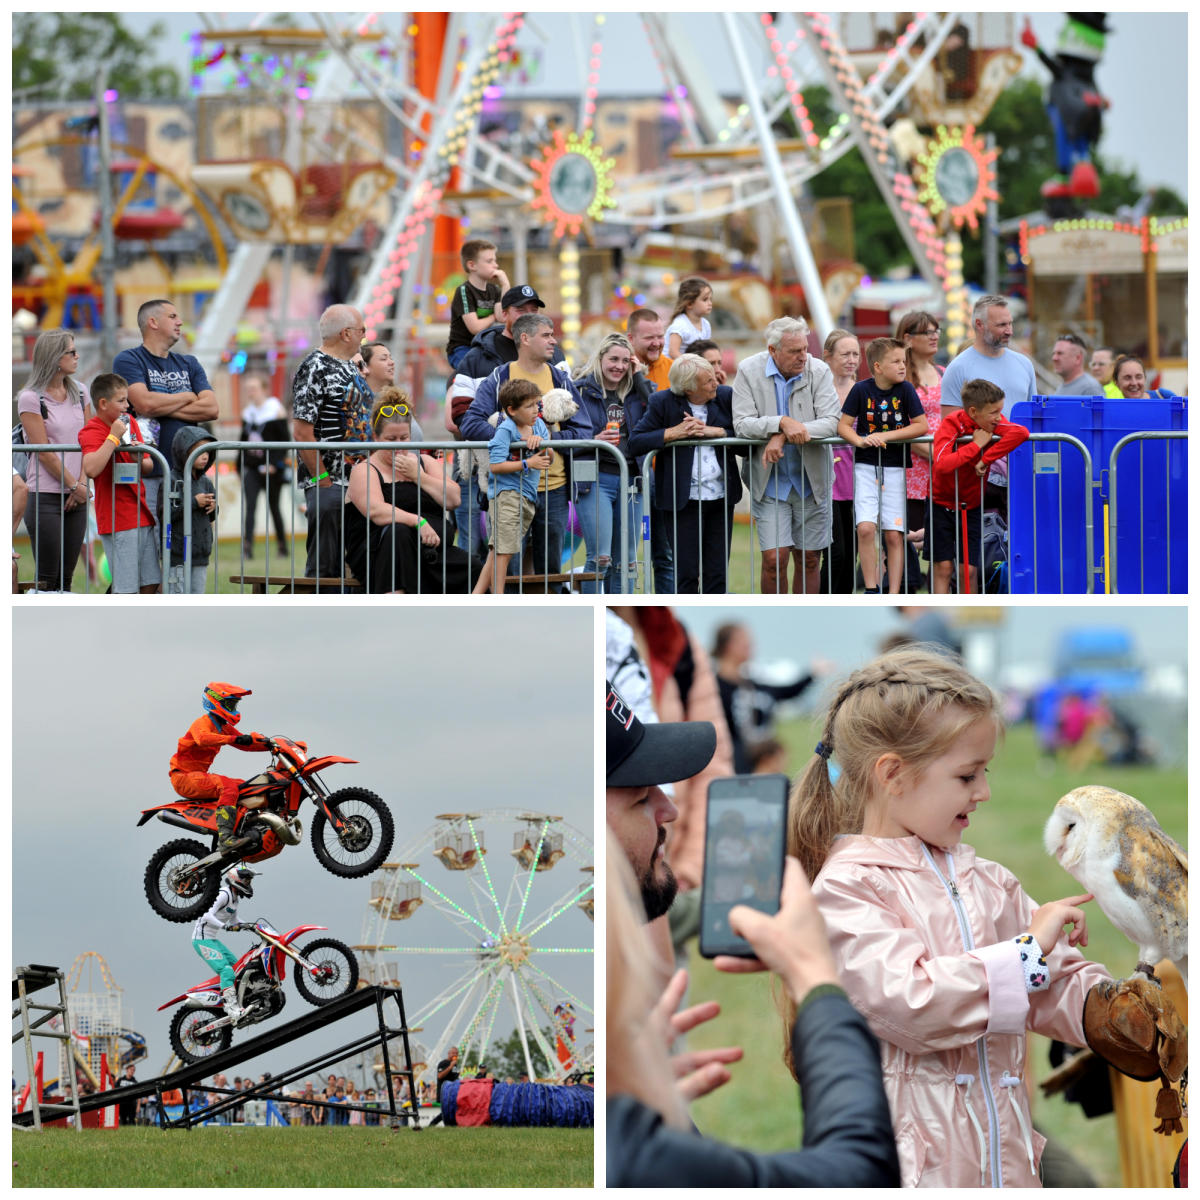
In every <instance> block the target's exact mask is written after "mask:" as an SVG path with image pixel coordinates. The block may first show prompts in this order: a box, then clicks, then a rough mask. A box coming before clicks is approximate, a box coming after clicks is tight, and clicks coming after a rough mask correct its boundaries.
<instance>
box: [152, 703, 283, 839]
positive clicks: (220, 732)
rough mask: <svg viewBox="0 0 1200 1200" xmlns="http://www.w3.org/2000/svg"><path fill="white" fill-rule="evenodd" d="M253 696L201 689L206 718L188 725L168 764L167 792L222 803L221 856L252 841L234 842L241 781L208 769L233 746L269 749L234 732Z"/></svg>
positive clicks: (252, 736)
mask: <svg viewBox="0 0 1200 1200" xmlns="http://www.w3.org/2000/svg"><path fill="white" fill-rule="evenodd" d="M252 694H253V693H251V692H250V691H249V690H248V689H247V688H240V687H235V686H234V685H233V684H231V683H210V684H209V685H208V687H206V688H205V689H204V709H205V713H204V716H202V717H197V718H196V720H194V721H193V722H192V723H191V725H190V726H189V727H188V731H187V733H185V734H184V735H183V737H181V738H180V739H179V748H178V749H177V750H176V751H175V754H174V755H173V756H172V758H171V769H170V777H171V786H172V787H173V788H174V789H175V791H176V792H178V794H179V795H181V796H184V797H186V798H187V799H188V800H213V799H219V800H220V801H221V803H220V804H219V805H218V806H217V849H218V850H221V851H225V850H238V849H240V848H241V847H242V846H244V845H247V844H248V843H249V841H250V839H249V838H237V839H234V836H233V825H234V819H235V818H236V816H237V804H238V788H239V787H240V786H241V785H242V783H243V781H242V780H241V779H229V778H227V777H226V776H224V775H212V774H210V773H209V770H208V768H209V767H211V766H212V764H213V759H215V758H216V757H217V754H218V753H219V752H220V750H221V747H222V746H236V747H237V749H239V750H259V751H262V750H270V749H271V742H270V739H269V738H265V737H263V736H262V734H260V733H242V734H238V733H234V732H233V729H234V727H235V726H236V725H237V723H238V722H239V721H240V720H241V719H242V714H241V713H239V712H238V710H237V707H238V701H239V700H241V698H242V697H243V696H249V695H252Z"/></svg>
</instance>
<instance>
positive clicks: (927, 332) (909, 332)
mask: <svg viewBox="0 0 1200 1200" xmlns="http://www.w3.org/2000/svg"><path fill="white" fill-rule="evenodd" d="M940 334H941V330H940V328H939V326H938V319H937V317H934V316H931V315H930V314H929V313H927V312H910V313H905V314H904V316H902V317H901V318H900V322H899V324H898V325H897V326H896V339H897V340H898V341H901V342H903V343H904V345H905V346H906V347H907V351H906V353H905V356H904V359H905V363H906V364H907V366H908V382H909V383H911V384H912V385H913V387H915V388H916V389H917V395H918V396H920V398H921V407H922V408H924V410H925V418H926V420H927V421H928V422H929V436H930V437H931V438H932V437H933V435H934V434H935V433H936V432H937V427H938V426H939V425H940V424H941V423H942V375H943V373H944V372H943V370H942V368H941V367H939V366H938V365H937V364H936V363H935V362H934V361H933V358H934V355H935V354H937V350H938V337H939V336H940ZM932 449H933V445H932V443H931V442H924V443H915V442H914V443H913V445H912V465H911V466H910V467H909V468H908V472H907V480H906V482H907V483H908V514H907V516H908V527H909V529H910V530H911V529H928V528H929V519H930V518H929V516H928V515H927V513H928V508H929V484H930V476H929V463H930V461H931V459H930V451H931V450H932ZM925 561H926V562H928V561H929V542H928V540H926V542H925Z"/></svg>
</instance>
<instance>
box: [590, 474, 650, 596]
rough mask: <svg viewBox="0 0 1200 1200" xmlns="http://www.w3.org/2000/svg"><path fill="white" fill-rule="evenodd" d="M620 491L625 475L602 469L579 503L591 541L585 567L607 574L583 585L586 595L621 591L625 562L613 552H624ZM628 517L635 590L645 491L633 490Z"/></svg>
mask: <svg viewBox="0 0 1200 1200" xmlns="http://www.w3.org/2000/svg"><path fill="white" fill-rule="evenodd" d="M633 482H634V480H630V483H631V484H632V483H633ZM620 490H621V477H620V476H619V475H612V474H610V473H608V472H606V471H601V472H599V478H598V481H597V482H596V483H594V484H593V485H592V486H591V488H589V489H588V491H587V494H586V495H584V496H581V497H580V498H579V499H578V500H577V501H576V502H575V509H576V511H577V512H578V513H579V524H580V527H581V528H582V529H583V540H584V541H585V542H586V543H587V552H588V553H587V562H586V563H584V566H583V569H584V570H585V571H599V572H600V573H601V575H602V576H603V579H602V580H598V581H597V582H596V583H593V582H592V581H591V580H585V581H584V582H583V583H582V584H581V585H580V587H581V589H582V591H583V593H584V595H586V596H595V595H598V594H599V593H600V592H619V591H620V590H621V564H620V563H619V562H614V561H613V555H614V554H616V555H617V556H618V558H619V556H620V553H621V547H620V541H621V524H620V522H621V513H620V504H621V500H620V494H619V493H620ZM625 519H626V521H627V522H628V528H629V547H628V549H629V591H630V592H632V591H633V590H634V587H635V585H636V583H637V562H636V560H637V546H638V542H639V540H640V539H641V536H642V495H641V492H635V491H632V490H631V491H630V494H629V500H628V507H627V511H626V518H625ZM597 584H599V586H597Z"/></svg>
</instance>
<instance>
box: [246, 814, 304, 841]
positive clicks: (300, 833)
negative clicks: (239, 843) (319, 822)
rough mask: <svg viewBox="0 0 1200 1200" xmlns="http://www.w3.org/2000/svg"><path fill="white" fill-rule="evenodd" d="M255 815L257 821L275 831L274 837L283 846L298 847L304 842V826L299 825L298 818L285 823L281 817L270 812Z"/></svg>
mask: <svg viewBox="0 0 1200 1200" xmlns="http://www.w3.org/2000/svg"><path fill="white" fill-rule="evenodd" d="M255 815H256V817H257V818H258V820H260V821H262V822H263V823H264V824H266V825H269V826H270V827H271V828H272V829H273V830H274V831H275V836H276V837H277V838H278V839H279V840H280V841H281V842H283V844H284V845H285V846H298V845H300V843H301V842H302V841H303V840H304V826H303V825H302V824H301V822H300V818H299V817H293V818H292V819H291V821H285V820H284V819H283V818H282V817H280V816H277V815H276V814H275V813H271V812H260V813H256V814H255Z"/></svg>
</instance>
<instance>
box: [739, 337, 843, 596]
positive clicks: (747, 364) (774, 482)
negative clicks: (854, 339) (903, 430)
mask: <svg viewBox="0 0 1200 1200" xmlns="http://www.w3.org/2000/svg"><path fill="white" fill-rule="evenodd" d="M840 415H841V405H840V404H839V403H838V398H837V391H836V390H835V389H834V386H833V374H832V372H831V371H830V370H829V368H828V367H827V366H826V365H825V363H823V362H821V360H820V359H818V358H813V357H812V356H810V355H809V353H808V325H807V323H806V322H804V321H802V320H797V319H794V318H792V317H780V318H779V319H778V320H776V321H772V322H771V323H770V325H768V326H767V348H766V350H764V351H762V353H760V354H754V355H751V357H749V358H747V359H745V360H744V361H743V362H742V363H741V364H740V365H739V367H738V373H737V378H736V379H735V380H734V384H733V423H734V428H735V429H736V431H737V435H738V437H744V438H767V439H768V441H767V444H766V446H764V447H762V448H760V449H757V450H755V451H754V453H753V455H752V456H751V458H750V460H749V471H750V477H749V479H747V480H746V482H747V484H748V485H749V488H750V508H751V512H752V513H753V514H754V520H755V522H756V523H757V526H758V545H759V549H760V550H761V551H762V590H763V594H764V595H768V594H771V593H781V592H786V591H787V590H788V558H789V551H790V552H791V553H790V557H792V559H793V560H794V562H795V568H794V570H793V573H792V590H793V591H794V592H800V591H804V592H819V591H820V588H821V582H820V581H821V551H822V550H823V549H825V547H827V546H829V545H830V544H831V543H832V541H833V524H832V520H831V513H832V506H831V503H830V498H831V496H832V492H833V451H832V449H831V448H830V447H829V446H825V445H813V444H812V441H813V439H814V438H830V437H835V436H836V435H837V425H838V418H839V417H840ZM801 555H803V564H802V562H801Z"/></svg>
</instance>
